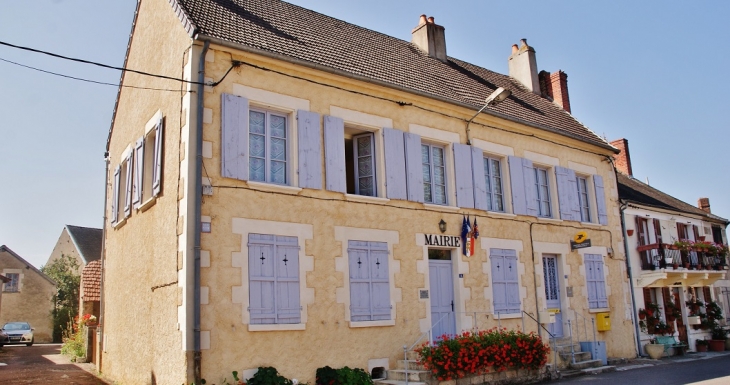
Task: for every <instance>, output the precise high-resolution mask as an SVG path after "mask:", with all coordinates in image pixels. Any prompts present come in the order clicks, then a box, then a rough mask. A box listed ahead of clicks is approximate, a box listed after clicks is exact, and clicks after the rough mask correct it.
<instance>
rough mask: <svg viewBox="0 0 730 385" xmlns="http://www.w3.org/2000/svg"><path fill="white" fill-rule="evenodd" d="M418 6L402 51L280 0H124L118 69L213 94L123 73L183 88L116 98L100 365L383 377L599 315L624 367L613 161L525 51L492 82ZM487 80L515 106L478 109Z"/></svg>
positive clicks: (169, 379)
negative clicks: (440, 347)
mask: <svg viewBox="0 0 730 385" xmlns="http://www.w3.org/2000/svg"><path fill="white" fill-rule="evenodd" d="M415 16H416V15H414V19H413V20H410V21H404V24H403V28H404V29H410V27H412V25H411V24H410V22H413V23H414V24H417V25H416V28H415V29H414V30H413V32H412V33H413V42H407V41H403V40H400V39H397V38H394V37H390V36H387V35H383V34H380V33H377V32H374V31H370V30H367V29H364V28H361V27H358V26H355V25H352V24H348V23H346V22H343V21H340V20H337V19H334V18H331V17H328V16H325V15H322V14H318V13H316V12H313V11H310V10H307V9H304V8H301V7H298V6H295V5H291V4H288V3H284V2H280V1H274V0H252V1H227V2H220V1H213V0H170V1H164V0H143V1H139V2H138V9H137V12H136V13H135V20H134V24H133V27H132V34H131V37H130V42H129V46H128V51H127V54H126V58H125V66H126V67H127V68H130V69H135V70H140V71H144V72H147V73H154V74H160V75H165V76H169V77H173V78H184V79H187V80H189V81H191V82H198V83H201V82H205V83H206V84H211V85H210V86H206V87H199V86H198V85H196V84H183V85H182V86H180V84H178V83H177V82H173V81H170V80H165V79H162V78H154V77H147V76H141V75H139V74H135V73H133V72H125V73H124V75H123V76H122V79H121V82H122V84H123V85H134V86H135V87H147V88H158V89H177V88H181V89H182V91H181V92H180V93H177V92H163V91H151V90H144V89H139V88H123V87H120V89H119V94H118V97H117V102H116V106H115V112H114V118H113V122H112V126H111V129H110V134H109V139H108V143H107V150H108V156H109V157H108V161H109V163H110V167H109V172H108V175H107V178H108V180H109V183H108V185H109V187H110V189H109V190H108V192H107V193H108V197H109V200H108V204H107V207H106V210H107V211H106V213H105V216H106V217H107V218H108V219H109V221H108V222H107V223H105V234H106V235H105V250H106V251H105V257H104V261H103V265H104V273H103V282H104V285H103V293H102V297H103V300H104V302H103V308H104V314H102V324H101V328H102V329H103V338H102V341H103V357H102V358H103V359H102V360H101V362H102V364H101V371H102V372H103V373H105V375H107V376H109V377H110V378H112V379H114V380H115V381H120V382H125V383H158V384H179V383H181V382H185V383H189V382H191V381H192V380H193V379H194V377H195V375H196V374H201V375H202V377H204V378H207V379H208V381H210V380H211V379H220V378H223V377H224V376H226V375H229V374H230V372H231V371H233V370H236V371H239V372H242V373H244V374H246V375H250V373H251V372H252V370H255V368H257V367H259V366H274V367H276V368H277V369H278V370H279V371H280V372H281V373H282V374H283V375H285V376H287V377H289V378H298V379H300V380H302V381H307V382H314V374H315V370H316V369H317V368H318V367H322V366H325V365H329V366H332V367H342V366H345V365H347V366H350V367H360V368H364V369H366V370H368V371H369V372H371V373H373V374H375V375H376V376H377V374H378V373H382V372H383V371H384V370H389V369H392V368H395V365H396V361H397V360H398V359H402V358H403V346H404V345H406V346H410V345H411V344H413V343H415V342H416V341H418V340H419V338H420V337H421V336H422V335H423V334H424V333H429V332H432V333H433V334H434V335H441V334H453V333H458V332H461V331H464V330H470V329H488V328H492V327H497V326H498V325H500V326H502V327H507V328H511V329H517V328H522V325H523V321H524V328H525V329H527V330H528V331H535V332H540V333H541V334H542V336H543V338H545V341H546V342H547V341H548V340H547V333H546V332H545V331H544V330H543V329H542V328H538V324H537V323H536V322H535V321H533V318H534V319H537V320H540V322H541V324H542V326H543V327H545V328H547V329H549V330H550V331H551V333H553V334H555V335H557V336H560V337H566V338H568V337H569V336H570V334H571V331H570V330H569V329H568V327H569V325H575V320H576V319H578V320H581V322H582V320H583V319H586V320H588V321H587V322H588V325H590V324H591V322H590V319H592V318H594V317H595V316H596V315H597V314H602V315H608V316H609V317H610V319H611V320H612V322H611V325H610V328H609V330H606V331H599V332H598V333H597V337H598V339H599V340H602V341H605V344H604V346H606V348H607V352H608V355H609V356H612V357H634V356H635V355H636V352H635V348H634V344H633V342H632V341H633V340H634V336H633V324H632V310H631V303H630V298H629V296H628V295H627V294H628V289H627V288H628V280H627V278H626V277H627V271H626V264H625V258H624V255H623V238H622V235H621V234H622V232H621V223H620V218H619V216H618V215H617V213H618V212H619V205H618V192H617V190H616V181H615V173H614V169H613V167H612V165H611V163H610V162H608V161H607V160H608V159H610V157H611V156H612V155H613V154H615V153H616V152H617V150H616V149H615V148H614V147H613V146H611V145H609V144H608V143H607V142H606V141H605V140H603V139H602V138H600V137H599V136H597V135H596V134H595V133H593V132H592V131H591V130H589V129H588V128H587V127H585V126H584V125H582V124H581V123H580V122H579V121H578V120H576V119H575V118H573V116H572V115H571V114H570V113H569V111H570V105H569V98H568V90H567V75H565V73H563V72H562V71H558V72H555V73H554V74H549V73H547V72H544V71H542V72H540V73H538V71H537V64H536V57H535V51H534V49H533V48H531V47H529V46H528V45H527V43H526V42H525V41H522V42H521V46H517V45H515V46H514V47H513V48H512V50H513V52H512V55H511V56H510V57H509V67H510V75H509V76H507V75H503V74H498V73H495V72H492V71H490V70H487V69H484V68H481V67H478V66H476V65H473V64H470V63H466V62H463V61H460V60H458V59H455V58H452V57H449V56H447V55H446V40H445V35H444V28H443V27H441V26H439V25H437V24H435V23H434V22H433V20H428V19H426V17H425V16H424V17H423V18H422V19H421V20H420V22H417V19H416V17H415ZM476 41H477V40H475V42H476ZM505 48H506V49H505V54H507V53H508V48H509V47H505ZM505 56H507V55H505ZM213 82H215V83H213ZM498 87H502V88H504V89H507V90H509V91H511V96H509V97H508V98H507V99H506V100H504V101H502V102H501V103H499V104H496V105H492V106H489V107H487V108H486V110H485V111H484V113H483V114H478V115H475V113H476V112H477V111H478V110H479V109H480V108H481V107H483V106H484V103H485V102H484V101H485V98H487V97H489V96H492V97H494V96H495V92H497V90H498ZM470 118H472V119H473V121H470ZM465 216H468V217H469V220H470V221H471V224H472V225H474V224H475V223H478V229H479V232H480V236H479V238H478V239H476V241H475V242H474V244H475V248H474V249H475V250H474V254H473V255H471V256H470V257H467V256H465V255H463V252H462V245H461V243H462V241H461V240H460V238H459V237H460V234H461V228H462V223H463V220H464V217H465ZM584 238H589V239H590V243H588V242H584V243H581V244H580V245H579V246H584V247H583V248H579V249H576V250H573V249H572V248H571V241H573V240H575V239H578V240H580V241H582V240H583V239H584ZM589 245H590V246H589ZM585 246H589V247H585ZM550 314H554V317H555V319H556V322H554V323H549V320H550V319H551V318H552V317H553V316H551V315H550ZM569 321H572V322H571V323H569ZM589 327H590V326H589ZM574 332H575V330H574ZM130 333H132V334H133V335H134V338H130V335H131V334H130ZM588 334H592V333H590V331H589V332H588ZM576 338H577V337H576ZM583 338H585V337H583Z"/></svg>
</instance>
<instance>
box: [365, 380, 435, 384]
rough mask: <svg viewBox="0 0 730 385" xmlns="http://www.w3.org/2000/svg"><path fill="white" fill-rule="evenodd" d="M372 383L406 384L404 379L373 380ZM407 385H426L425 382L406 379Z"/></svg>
mask: <svg viewBox="0 0 730 385" xmlns="http://www.w3.org/2000/svg"><path fill="white" fill-rule="evenodd" d="M373 384H375V385H377V384H381V385H406V382H405V381H398V380H373ZM408 385H427V384H426V383H425V382H418V381H415V382H414V381H408Z"/></svg>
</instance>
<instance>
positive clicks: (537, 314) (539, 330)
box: [530, 222, 557, 354]
mask: <svg viewBox="0 0 730 385" xmlns="http://www.w3.org/2000/svg"><path fill="white" fill-rule="evenodd" d="M535 223H536V222H530V251H531V252H532V285H533V288H534V290H535V291H534V293H535V317H536V318H537V336H538V337H540V338H542V328H541V327H540V325H542V324H541V323H540V305H539V304H538V301H537V268H536V267H535V241H534V240H533V239H532V225H534V224H535ZM555 354H557V351H556V352H555Z"/></svg>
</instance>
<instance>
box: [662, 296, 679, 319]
mask: <svg viewBox="0 0 730 385" xmlns="http://www.w3.org/2000/svg"><path fill="white" fill-rule="evenodd" d="M665 312H666V314H667V321H668V322H674V320H676V319H677V318H680V317H682V311H681V310H680V309H679V306H677V304H676V303H674V301H672V298H671V297H669V300H668V301H667V302H666V309H665Z"/></svg>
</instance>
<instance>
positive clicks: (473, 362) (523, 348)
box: [416, 329, 550, 381]
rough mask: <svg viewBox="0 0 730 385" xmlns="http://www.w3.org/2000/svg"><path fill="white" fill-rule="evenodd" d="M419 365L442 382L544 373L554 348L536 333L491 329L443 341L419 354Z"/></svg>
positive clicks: (421, 349) (420, 348) (420, 350)
mask: <svg viewBox="0 0 730 385" xmlns="http://www.w3.org/2000/svg"><path fill="white" fill-rule="evenodd" d="M416 351H417V353H418V355H419V362H420V363H421V364H422V365H423V366H424V367H425V368H426V369H427V370H430V371H431V373H432V374H433V376H434V377H435V378H436V379H438V380H439V381H449V380H455V379H459V378H463V377H465V376H467V375H473V374H484V373H488V372H490V371H494V372H503V371H505V370H509V369H528V370H535V369H540V368H542V367H543V366H545V364H546V363H547V359H548V352H549V351H550V348H549V347H548V346H547V345H546V344H544V343H543V342H542V340H541V339H540V337H538V336H537V335H536V334H535V333H529V334H526V333H522V332H519V331H514V330H506V329H490V330H486V331H480V332H478V333H472V332H464V333H462V334H460V335H458V336H456V337H454V338H446V336H444V337H442V339H441V340H440V341H438V343H436V344H435V345H434V346H429V345H428V344H424V345H423V346H421V347H419V348H418V349H417V350H416Z"/></svg>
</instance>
